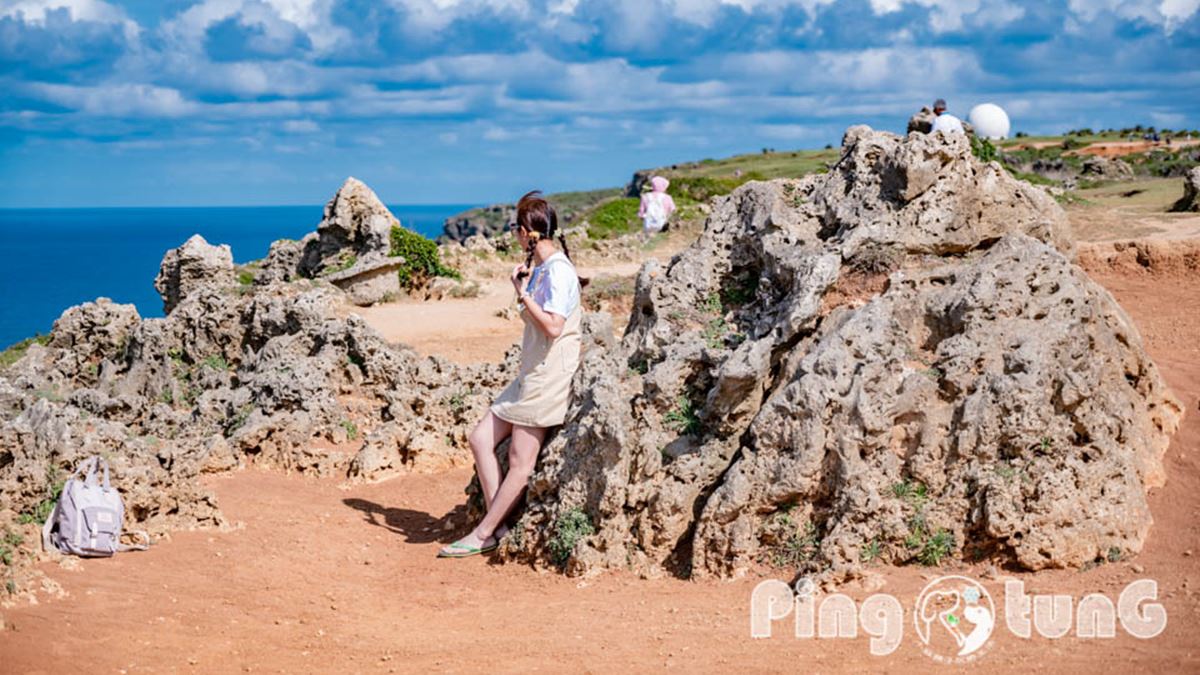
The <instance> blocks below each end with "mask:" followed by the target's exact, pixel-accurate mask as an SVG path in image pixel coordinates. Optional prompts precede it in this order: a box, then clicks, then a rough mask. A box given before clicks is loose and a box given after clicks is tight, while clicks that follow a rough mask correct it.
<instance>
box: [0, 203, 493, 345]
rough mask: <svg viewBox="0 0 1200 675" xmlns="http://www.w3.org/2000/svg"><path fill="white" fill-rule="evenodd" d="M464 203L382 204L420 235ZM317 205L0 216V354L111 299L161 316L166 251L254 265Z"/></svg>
mask: <svg viewBox="0 0 1200 675" xmlns="http://www.w3.org/2000/svg"><path fill="white" fill-rule="evenodd" d="M471 206H473V205H472V204H434V205H419V206H412V205H410V206H391V207H389V208H391V210H392V213H394V214H396V217H397V218H399V219H400V222H401V223H403V224H404V225H405V226H406V227H409V228H411V229H413V230H416V231H417V232H420V233H421V234H423V235H425V236H427V237H436V236H438V235H440V234H441V233H442V223H443V222H444V221H445V219H446V218H448V217H450V216H452V215H454V214H456V213H458V212H460V211H463V210H465V209H468V208H471ZM322 208H323V207H322V206H265V207H204V208H104V209H0V251H3V257H4V260H5V264H4V265H3V266H0V292H2V293H3V301H0V349H3V348H4V347H5V346H7V345H10V344H12V343H14V342H17V341H19V340H22V339H24V338H27V337H30V336H32V335H35V334H37V333H48V332H49V331H50V328H51V326H53V324H54V320H55V319H57V318H58V316H59V315H60V314H62V311H63V310H64V309H66V308H67V307H70V306H71V305H77V304H79V303H81V302H87V301H89V300H95V299H96V298H98V297H108V298H112V299H113V300H114V301H116V302H122V303H133V304H134V305H136V306H137V309H138V312H139V313H140V314H141V315H142V316H144V317H151V316H162V300H161V299H160V298H159V296H158V292H157V291H155V290H154V276H155V275H156V274H158V265H159V262H160V261H161V260H162V256H163V253H165V252H166V251H167V249H171V248H175V247H176V246H179V245H180V244H182V243H183V242H184V241H186V240H187V238H188V237H190V236H192V235H193V234H197V233H199V234H200V235H202V236H203V237H204V238H205V239H207V240H208V241H209V243H213V244H229V245H230V247H231V248H232V249H233V259H234V260H235V261H236V262H238V263H244V262H248V261H250V260H256V259H258V258H262V257H263V256H265V255H266V254H267V250H268V249H269V248H270V246H271V242H273V241H275V240H276V239H283V238H288V239H299V238H300V237H303V236H304V235H305V234H307V233H309V232H312V231H314V230H315V229H316V227H317V223H319V222H320V221H321V212H322Z"/></svg>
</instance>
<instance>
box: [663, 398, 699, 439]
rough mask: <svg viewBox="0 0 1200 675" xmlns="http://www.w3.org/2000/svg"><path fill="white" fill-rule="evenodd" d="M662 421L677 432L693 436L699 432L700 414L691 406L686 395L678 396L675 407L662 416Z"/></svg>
mask: <svg viewBox="0 0 1200 675" xmlns="http://www.w3.org/2000/svg"><path fill="white" fill-rule="evenodd" d="M663 422H666V424H667V426H668V427H670V428H672V429H674V430H675V431H676V432H677V433H680V434H687V435H689V436H694V435H696V434H698V433H700V429H701V424H700V415H699V413H698V412H697V411H696V409H695V408H694V407H693V406H692V401H691V399H689V398H688V397H687V396H680V397H679V398H678V399H677V400H676V401H675V407H674V408H672V409H671V410H670V411H668V412H667V414H666V415H664V416H663Z"/></svg>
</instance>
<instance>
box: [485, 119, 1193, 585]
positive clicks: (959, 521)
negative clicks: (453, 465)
mask: <svg viewBox="0 0 1200 675" xmlns="http://www.w3.org/2000/svg"><path fill="white" fill-rule="evenodd" d="M1072 251H1073V244H1072V240H1071V236H1070V232H1069V228H1068V224H1067V220H1066V218H1065V215H1064V213H1063V211H1062V209H1061V208H1060V207H1059V206H1058V205H1057V204H1056V203H1055V202H1054V201H1053V200H1052V199H1050V198H1049V197H1048V196H1047V195H1046V194H1045V193H1044V192H1043V191H1041V190H1040V189H1037V188H1035V187H1033V186H1030V185H1029V184H1027V183H1024V182H1021V181H1017V180H1015V179H1013V178H1012V177H1010V176H1009V175H1008V174H1007V173H1005V172H1004V171H1003V170H1001V169H1000V167H999V166H998V165H996V164H981V163H979V162H978V161H977V160H975V159H974V158H973V157H972V155H971V152H970V148H969V144H968V142H967V139H966V138H965V137H950V138H944V139H943V138H940V137H938V138H935V137H931V136H926V135H921V134H910V135H909V136H908V137H907V138H900V137H896V136H893V135H891V134H886V133H881V132H875V131H872V130H870V129H868V128H865V127H855V128H852V129H850V130H849V131H848V132H847V134H846V137H845V141H844V146H843V156H842V159H841V161H840V162H839V163H838V164H837V165H836V166H835V167H834V168H833V169H832V170H831V172H830V173H828V174H825V175H815V176H809V177H806V178H804V179H801V180H777V181H771V182H755V183H749V184H747V185H746V186H743V187H742V188H739V189H738V190H737V191H735V192H734V193H733V194H732V195H730V196H728V197H725V198H720V199H718V200H717V201H716V203H715V206H714V209H713V212H712V215H711V216H710V218H709V220H708V222H707V224H706V227H705V230H704V232H703V234H702V235H701V236H700V238H699V240H698V241H696V242H695V244H693V245H692V246H691V247H690V248H689V249H687V250H685V251H684V252H682V253H681V254H680V255H678V256H676V257H675V258H674V259H673V260H672V261H671V263H670V264H669V265H667V266H665V267H663V266H660V265H658V264H656V263H654V262H650V263H648V264H647V265H645V266H644V267H643V269H642V270H641V273H640V275H639V278H638V283H637V296H636V300H635V306H634V308H633V311H632V314H631V317H630V323H629V327H628V329H627V330H626V333H625V335H624V337H623V339H622V340H621V342H620V343H619V344H611V345H609V346H604V345H603V343H602V341H601V342H597V343H596V345H595V346H594V348H592V349H591V350H589V352H588V353H587V354H586V355H585V357H584V359H583V363H582V366H581V368H580V371H579V373H578V374H577V376H576V380H575V383H574V391H575V392H576V393H575V396H574V399H573V401H572V404H571V408H570V412H569V415H568V419H567V422H566V424H565V426H564V427H563V429H562V430H561V431H560V433H558V435H557V436H556V437H555V438H554V439H553V440H552V441H551V442H550V443H549V444H548V446H547V447H546V449H545V450H544V451H543V454H542V459H541V464H540V466H539V468H538V470H537V471H536V473H535V474H534V476H533V478H532V479H531V485H530V491H529V494H528V497H527V507H526V509H525V510H524V512H523V514H522V515H521V517H520V520H519V521H518V522H517V524H516V527H515V528H514V532H513V534H512V535H510V536H509V537H507V538H506V539H505V543H504V546H503V547H502V549H501V554H502V555H503V556H505V557H506V558H509V559H519V560H528V561H532V562H534V563H536V564H541V565H554V564H559V563H562V564H565V568H566V570H567V571H568V572H570V573H587V572H591V571H595V570H599V569H603V568H606V567H627V566H628V567H633V568H635V569H638V570H641V571H643V572H646V573H655V572H658V571H664V570H665V571H671V572H674V573H677V574H692V575H696V576H705V575H719V576H725V575H736V574H738V573H740V572H742V571H744V570H746V569H747V568H748V567H750V566H751V565H754V564H757V563H759V562H764V561H765V562H770V563H774V564H777V565H780V566H785V567H789V568H791V569H793V570H794V571H796V572H798V573H805V574H808V573H812V574H817V575H818V576H819V577H820V578H821V579H824V580H828V581H837V580H840V579H845V578H848V577H853V576H855V575H858V574H860V573H861V571H862V569H863V567H864V565H865V564H868V563H871V562H876V561H880V562H890V563H897V564H900V563H905V562H910V561H919V562H926V563H930V564H932V563H935V562H938V561H940V560H942V559H944V558H947V557H979V556H990V557H993V558H994V559H997V560H998V561H1002V562H1006V563H1013V564H1016V565H1018V566H1021V567H1024V568H1027V569H1040V568H1045V567H1062V566H1071V565H1081V564H1084V563H1086V562H1088V561H1091V560H1094V559H1096V558H1097V557H1099V556H1104V555H1106V554H1107V553H1108V552H1109V551H1110V550H1111V549H1120V550H1122V551H1137V550H1138V549H1139V548H1140V546H1141V543H1142V541H1143V539H1144V538H1145V536H1146V533H1147V530H1148V528H1149V526H1150V524H1151V516H1150V513H1149V510H1148V508H1147V503H1146V496H1145V490H1146V488H1147V487H1148V486H1153V485H1160V484H1161V483H1162V481H1163V480H1164V475H1163V470H1162V463H1161V457H1162V454H1163V452H1164V451H1165V449H1166V447H1167V444H1168V442H1169V438H1170V435H1171V434H1172V433H1173V431H1174V430H1175V428H1176V426H1177V424H1178V420H1179V417H1180V415H1181V408H1180V406H1179V403H1178V402H1177V401H1176V400H1175V399H1174V398H1173V397H1172V396H1171V395H1170V393H1169V392H1168V391H1167V390H1166V388H1165V386H1164V384H1163V382H1162V380H1161V378H1160V377H1159V374H1158V372H1157V370H1156V369H1155V366H1154V364H1153V363H1152V362H1151V361H1150V360H1149V358H1148V357H1147V356H1146V354H1145V352H1144V351H1143V349H1142V346H1141V340H1140V338H1139V336H1138V334H1137V331H1136V329H1135V328H1134V326H1133V324H1132V323H1131V322H1130V320H1129V318H1128V317H1127V316H1126V315H1125V313H1124V312H1123V311H1122V310H1121V308H1120V307H1119V306H1117V304H1116V303H1115V301H1114V300H1113V299H1112V297H1111V296H1110V295H1109V294H1108V293H1107V292H1106V291H1105V290H1104V289H1103V288H1101V287H1100V286H1098V285H1097V284H1095V283H1094V282H1092V281H1091V280H1090V279H1089V278H1088V277H1087V276H1086V275H1085V274H1084V273H1083V272H1082V270H1080V269H1079V268H1078V267H1077V266H1076V265H1075V264H1073V262H1072V258H1071V256H1072ZM581 519H586V521H587V522H588V523H590V524H591V525H592V528H593V529H594V531H593V532H592V533H591V534H587V535H586V536H573V537H566V536H565V535H564V532H568V531H574V532H576V534H578V532H579V528H578V527H574V529H573V530H572V527H573V526H571V524H572V523H578V522H579V521H580V520H581ZM585 534H586V533H585ZM564 541H566V542H567V543H566V544H564ZM564 545H569V551H568V553H569V555H567V556H564V555H561V549H562V548H563V546H564ZM555 551H558V552H559V553H557V554H556V553H554V552H555Z"/></svg>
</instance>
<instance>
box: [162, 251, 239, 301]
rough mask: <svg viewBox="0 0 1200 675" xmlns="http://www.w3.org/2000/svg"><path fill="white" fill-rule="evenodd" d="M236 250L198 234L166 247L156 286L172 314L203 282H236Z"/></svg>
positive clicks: (211, 284) (218, 283) (219, 283)
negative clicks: (234, 269)
mask: <svg viewBox="0 0 1200 675" xmlns="http://www.w3.org/2000/svg"><path fill="white" fill-rule="evenodd" d="M233 279H234V272H233V252H232V251H230V249H229V245H228V244H222V245H220V246H213V245H211V244H209V243H208V242H207V241H205V240H204V237H201V236H200V235H198V234H194V235H192V237H191V238H190V239H188V240H187V241H186V242H184V244H183V246H180V247H179V248H173V249H171V250H170V251H167V254H166V256H164V257H163V260H162V265H161V266H160V267H159V270H158V277H157V278H155V279H154V288H155V289H156V290H158V293H159V295H161V296H162V299H163V311H164V312H166V313H167V314H170V313H171V311H172V310H174V309H175V307H176V306H177V305H179V303H180V302H181V301H182V300H183V299H184V298H185V297H187V295H188V294H189V293H191V292H192V291H194V290H196V289H197V288H200V287H201V286H230V285H232V283H233Z"/></svg>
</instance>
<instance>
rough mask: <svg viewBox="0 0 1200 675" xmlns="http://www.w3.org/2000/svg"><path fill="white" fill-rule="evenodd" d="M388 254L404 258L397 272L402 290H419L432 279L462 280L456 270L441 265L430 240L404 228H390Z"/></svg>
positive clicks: (436, 247) (440, 260)
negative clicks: (390, 243)
mask: <svg viewBox="0 0 1200 675" xmlns="http://www.w3.org/2000/svg"><path fill="white" fill-rule="evenodd" d="M390 254H391V255H393V256H403V257H404V266H403V267H401V268H400V271H399V272H398V274H399V275H400V286H401V287H403V288H407V289H413V288H420V287H421V286H424V285H425V284H426V283H428V281H429V280H430V279H432V278H434V277H450V278H452V279H462V275H461V274H460V273H459V272H458V270H456V269H454V268H451V267H447V266H446V265H444V264H442V259H441V255H440V254H439V253H438V246H437V244H436V243H434V241H433V240H432V239H426V238H425V237H422V236H421V235H419V234H417V233H416V232H413V231H412V230H410V229H408V228H406V227H402V226H399V225H396V226H393V227H392V250H391V251H390Z"/></svg>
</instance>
